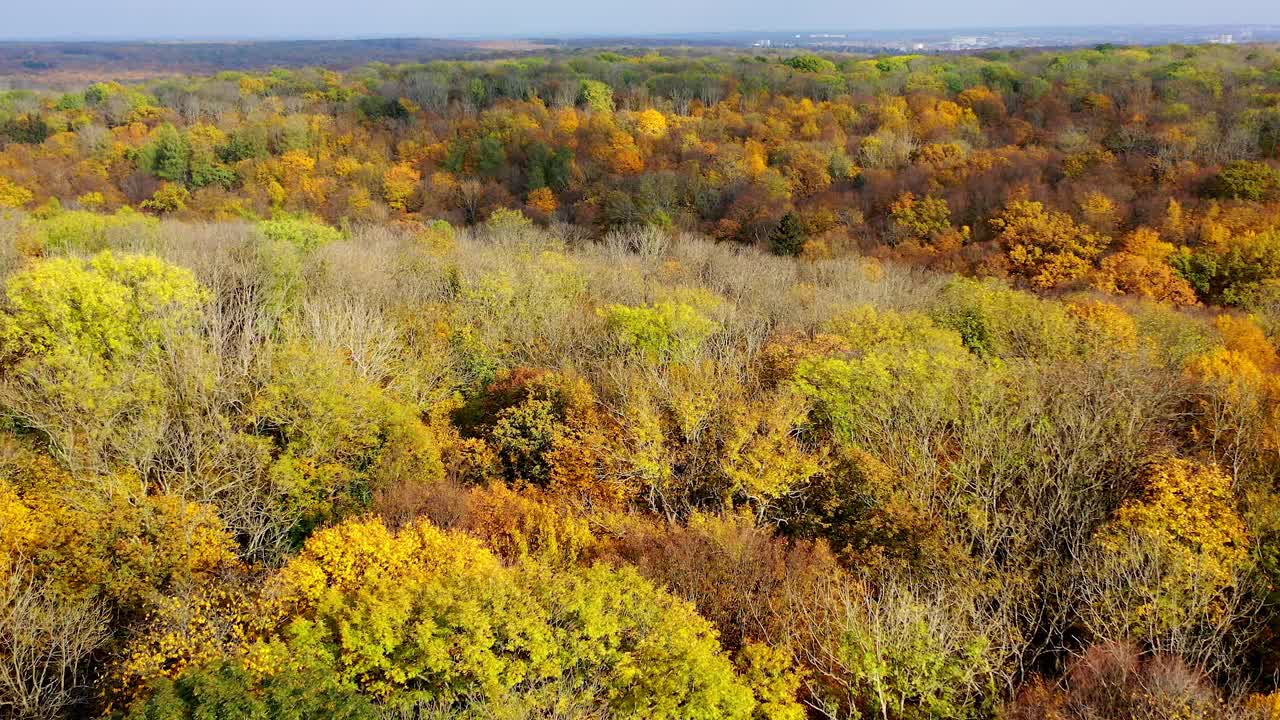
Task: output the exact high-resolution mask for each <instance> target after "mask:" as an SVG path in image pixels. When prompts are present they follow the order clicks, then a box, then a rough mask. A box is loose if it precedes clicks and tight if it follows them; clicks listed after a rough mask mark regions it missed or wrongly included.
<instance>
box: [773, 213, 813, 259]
mask: <svg viewBox="0 0 1280 720" xmlns="http://www.w3.org/2000/svg"><path fill="white" fill-rule="evenodd" d="M805 239H806V238H805V232H804V225H803V224H802V223H801V222H800V216H799V215H797V214H795V213H794V212H789V213H787V214H786V215H783V216H782V219H781V220H779V221H778V224H777V226H776V227H774V229H773V232H771V233H769V247H770V248H771V249H772V250H773V253H774V254H775V255H788V256H794V255H799V254H800V251H801V250H803V249H804V243H805Z"/></svg>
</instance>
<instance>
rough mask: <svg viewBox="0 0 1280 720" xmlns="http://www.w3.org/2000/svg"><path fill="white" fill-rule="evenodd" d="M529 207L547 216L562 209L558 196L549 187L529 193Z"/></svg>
mask: <svg viewBox="0 0 1280 720" xmlns="http://www.w3.org/2000/svg"><path fill="white" fill-rule="evenodd" d="M528 203H529V207H530V208H532V209H534V210H537V211H538V212H540V213H543V214H545V215H552V214H554V213H555V211H556V210H558V209H559V208H560V204H559V203H558V202H557V201H556V194H555V193H554V192H553V191H552V190H551V188H549V187H540V188H538V189H537V190H533V191H531V192H530V193H529V201H528Z"/></svg>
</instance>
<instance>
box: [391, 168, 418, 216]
mask: <svg viewBox="0 0 1280 720" xmlns="http://www.w3.org/2000/svg"><path fill="white" fill-rule="evenodd" d="M421 183H422V173H420V172H418V170H417V168H415V167H413V166H412V165H409V164H407V163H400V164H398V165H393V166H391V167H390V168H389V169H388V170H387V171H386V172H385V173H383V175H382V194H383V198H384V199H385V200H386V201H387V205H390V206H391V208H392V209H394V210H408V209H410V207H409V206H410V203H412V202H413V200H414V195H415V194H416V193H417V192H418V185H419V184H421Z"/></svg>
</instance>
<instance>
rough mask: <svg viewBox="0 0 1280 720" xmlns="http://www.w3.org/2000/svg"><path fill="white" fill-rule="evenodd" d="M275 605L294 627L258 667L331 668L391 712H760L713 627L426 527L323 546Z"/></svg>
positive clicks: (258, 646) (331, 537) (341, 682)
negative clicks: (566, 708)
mask: <svg viewBox="0 0 1280 720" xmlns="http://www.w3.org/2000/svg"><path fill="white" fill-rule="evenodd" d="M269 597H271V598H272V600H271V602H272V603H274V604H276V607H279V608H281V609H282V610H285V611H286V612H287V615H285V617H286V618H290V619H289V620H287V621H286V622H285V623H284V624H282V625H281V626H280V627H279V629H278V630H276V631H273V632H270V633H268V635H267V636H266V637H264V638H263V639H262V640H260V641H258V642H256V643H254V644H253V645H252V646H251V647H249V648H248V650H247V652H248V655H249V657H250V658H252V659H253V660H254V662H255V663H264V664H266V665H267V666H274V665H276V664H277V663H284V664H286V665H287V664H288V663H290V662H291V659H292V658H297V657H299V656H302V657H309V656H315V657H320V658H323V659H324V660H325V662H326V663H332V667H333V668H334V672H333V679H332V681H331V682H333V683H336V684H337V685H338V686H339V687H347V686H356V687H359V688H360V691H361V692H362V693H364V694H365V695H367V696H369V697H371V698H375V699H377V700H379V701H381V702H382V703H385V704H386V705H388V706H390V707H400V708H406V709H407V708H410V707H413V706H415V705H416V706H435V707H440V708H449V709H450V710H451V711H453V712H457V713H465V712H467V711H468V710H470V709H475V707H476V706H477V705H482V704H484V703H490V704H497V703H501V702H502V701H504V700H506V699H509V698H511V697H518V698H519V699H520V700H521V701H522V702H523V703H524V704H525V705H527V706H529V707H531V708H541V709H542V710H543V711H547V710H550V709H551V708H553V707H555V705H556V703H558V702H562V701H563V699H564V698H575V701H576V702H577V703H583V704H585V705H586V706H587V707H591V706H594V707H597V708H599V709H606V708H607V709H608V710H609V711H610V712H611V713H612V716H614V717H620V718H646V719H657V720H685V719H689V720H699V719H705V720H713V719H717V720H718V719H720V718H743V719H745V718H749V717H750V716H751V712H752V709H753V707H754V705H755V701H754V699H753V697H752V693H751V690H750V688H748V687H747V686H746V685H745V684H743V682H742V681H741V680H740V679H739V678H738V677H737V675H736V673H735V672H734V670H733V667H732V665H731V663H730V662H729V660H728V658H726V657H725V656H724V655H723V654H722V653H721V652H720V649H719V645H718V643H717V642H716V640H715V633H714V631H713V630H712V628H711V626H710V625H709V624H708V623H707V622H706V621H705V620H703V619H701V618H699V617H698V616H697V615H696V613H694V612H693V610H692V608H690V607H689V606H688V605H687V604H685V603H683V602H680V601H678V600H675V599H674V598H672V597H670V596H669V595H667V594H666V593H664V592H663V591H661V590H659V589H657V588H655V587H654V586H653V585H651V584H650V583H649V582H647V581H645V580H644V579H642V578H641V577H640V576H639V575H638V574H636V573H635V572H634V571H633V570H614V569H611V568H608V567H606V566H603V565H597V566H595V567H592V568H588V569H579V570H568V571H562V572H554V573H553V572H550V571H548V570H547V569H545V568H541V567H537V566H529V567H524V568H520V567H516V568H509V567H504V566H503V565H501V564H500V563H499V562H498V561H497V560H496V558H494V557H493V556H492V555H490V554H489V553H488V552H486V551H485V550H483V549H481V548H480V547H478V545H476V544H475V542H474V541H472V540H470V539H468V538H466V537H464V536H460V535H447V534H445V533H442V532H441V531H439V530H437V529H435V528H434V527H432V526H430V525H429V524H427V523H425V522H419V523H416V524H414V525H412V526H411V527H408V528H406V529H404V530H402V531H401V532H400V533H399V534H398V535H392V534H391V533H389V532H388V531H387V530H386V529H385V528H384V527H382V526H381V524H380V523H376V522H375V523H349V524H346V525H342V526H339V527H336V528H334V529H332V530H326V531H323V532H321V533H319V534H317V535H316V536H315V537H313V538H312V540H311V541H310V542H308V544H307V546H306V548H305V549H304V550H303V551H302V553H301V554H300V555H299V556H298V557H297V558H295V559H294V560H292V561H291V562H290V563H289V564H288V565H287V566H286V567H285V568H283V569H282V570H281V572H280V573H279V575H278V576H277V578H276V579H275V580H274V581H273V585H272V588H271V589H270V592H269ZM583 678H591V682H589V683H582V682H581V680H582V679H583Z"/></svg>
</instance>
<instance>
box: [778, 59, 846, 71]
mask: <svg viewBox="0 0 1280 720" xmlns="http://www.w3.org/2000/svg"><path fill="white" fill-rule="evenodd" d="M783 64H784V65H786V66H787V67H789V68H792V69H795V70H799V71H800V72H807V73H821V74H830V73H834V72H836V64H835V63H833V62H831V61H830V60H827V59H826V58H823V57H819V56H817V55H795V56H792V57H789V58H787V59H786V60H784V61H783Z"/></svg>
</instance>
